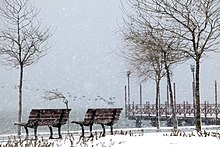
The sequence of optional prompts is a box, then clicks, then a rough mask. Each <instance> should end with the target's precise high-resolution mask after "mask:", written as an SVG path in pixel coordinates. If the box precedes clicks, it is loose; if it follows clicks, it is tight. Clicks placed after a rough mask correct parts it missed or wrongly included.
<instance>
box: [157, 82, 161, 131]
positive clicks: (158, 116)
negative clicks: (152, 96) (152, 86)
mask: <svg viewBox="0 0 220 147" xmlns="http://www.w3.org/2000/svg"><path fill="white" fill-rule="evenodd" d="M159 94H160V79H158V78H157V80H156V127H157V129H158V130H159V129H160V106H159V105H160V103H159Z"/></svg>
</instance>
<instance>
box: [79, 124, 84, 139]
mask: <svg viewBox="0 0 220 147" xmlns="http://www.w3.org/2000/svg"><path fill="white" fill-rule="evenodd" d="M80 127H81V128H82V135H81V136H82V137H84V135H85V134H84V126H83V125H82V124H80Z"/></svg>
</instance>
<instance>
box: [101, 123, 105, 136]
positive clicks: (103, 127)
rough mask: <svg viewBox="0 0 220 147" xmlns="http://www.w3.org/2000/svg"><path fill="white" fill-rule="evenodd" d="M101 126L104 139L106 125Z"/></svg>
mask: <svg viewBox="0 0 220 147" xmlns="http://www.w3.org/2000/svg"><path fill="white" fill-rule="evenodd" d="M101 126H102V129H103V133H102V137H104V136H105V125H103V124H101Z"/></svg>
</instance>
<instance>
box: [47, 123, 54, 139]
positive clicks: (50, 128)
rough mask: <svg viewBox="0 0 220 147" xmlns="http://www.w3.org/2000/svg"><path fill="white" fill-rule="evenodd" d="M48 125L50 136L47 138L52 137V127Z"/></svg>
mask: <svg viewBox="0 0 220 147" xmlns="http://www.w3.org/2000/svg"><path fill="white" fill-rule="evenodd" d="M48 127H49V130H50V137H49V139H53V129H52V126H48Z"/></svg>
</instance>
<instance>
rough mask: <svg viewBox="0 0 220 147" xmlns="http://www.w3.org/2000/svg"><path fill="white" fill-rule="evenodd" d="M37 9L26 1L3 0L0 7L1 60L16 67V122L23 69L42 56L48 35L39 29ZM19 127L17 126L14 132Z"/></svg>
mask: <svg viewBox="0 0 220 147" xmlns="http://www.w3.org/2000/svg"><path fill="white" fill-rule="evenodd" d="M38 12H39V11H38V10H36V9H35V7H34V6H32V5H31V4H30V3H29V0H3V5H2V7H1V8H0V16H1V20H2V22H3V23H4V24H3V28H1V31H0V49H1V50H0V55H1V62H2V63H3V64H5V65H8V66H12V67H13V68H19V71H20V72H19V108H18V111H19V112H18V122H21V120H22V93H23V92H22V88H23V76H24V68H25V67H27V66H30V65H31V64H33V63H34V62H36V61H38V60H39V59H40V58H41V57H43V56H44V55H46V50H47V49H48V44H47V40H48V38H49V37H50V36H51V34H50V33H49V29H48V28H42V26H41V25H40V23H39V21H38V20H37V14H38ZM20 134H21V127H20V126H19V127H18V135H20Z"/></svg>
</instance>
